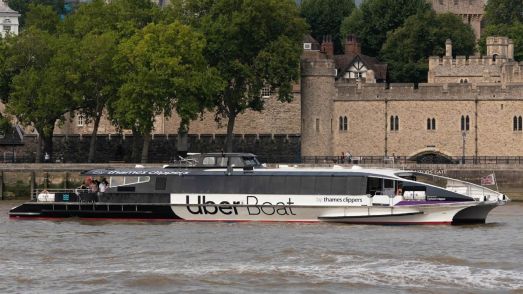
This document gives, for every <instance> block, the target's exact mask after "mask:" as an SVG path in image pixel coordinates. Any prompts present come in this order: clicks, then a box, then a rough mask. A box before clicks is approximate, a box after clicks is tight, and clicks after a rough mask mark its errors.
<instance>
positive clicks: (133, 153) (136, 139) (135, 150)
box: [131, 129, 140, 162]
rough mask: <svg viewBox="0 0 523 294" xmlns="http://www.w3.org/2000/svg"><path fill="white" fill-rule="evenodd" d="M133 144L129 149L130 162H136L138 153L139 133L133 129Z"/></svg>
mask: <svg viewBox="0 0 523 294" xmlns="http://www.w3.org/2000/svg"><path fill="white" fill-rule="evenodd" d="M132 131H133V146H132V151H131V162H138V159H139V155H138V154H139V153H140V133H138V131H137V130H135V129H133V130H132Z"/></svg>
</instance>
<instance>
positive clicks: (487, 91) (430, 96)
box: [335, 83, 523, 100]
mask: <svg viewBox="0 0 523 294" xmlns="http://www.w3.org/2000/svg"><path fill="white" fill-rule="evenodd" d="M336 89H337V92H338V93H337V97H336V98H335V100H385V99H387V100H476V99H478V100H492V99H500V100H503V99H507V100H514V99H516V100H523V83H514V84H508V85H502V84H499V83H492V84H481V85H473V84H460V83H448V84H428V83H423V84H419V85H418V86H417V87H415V85H414V84H404V83H401V84H400V83H398V84H390V85H389V86H388V87H387V86H386V85H385V84H359V85H358V84H351V83H336Z"/></svg>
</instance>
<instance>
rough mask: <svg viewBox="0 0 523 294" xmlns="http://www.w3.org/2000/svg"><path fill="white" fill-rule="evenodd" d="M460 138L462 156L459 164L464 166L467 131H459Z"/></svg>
mask: <svg viewBox="0 0 523 294" xmlns="http://www.w3.org/2000/svg"><path fill="white" fill-rule="evenodd" d="M461 137H462V138H463V155H462V157H461V164H465V139H466V138H467V131H461Z"/></svg>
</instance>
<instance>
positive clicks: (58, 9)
mask: <svg viewBox="0 0 523 294" xmlns="http://www.w3.org/2000/svg"><path fill="white" fill-rule="evenodd" d="M6 2H7V5H9V7H10V8H11V9H13V10H14V11H17V12H18V13H20V19H19V22H20V27H21V28H23V27H25V24H26V15H27V13H28V11H29V10H30V6H31V5H36V6H38V5H43V6H48V7H51V8H52V10H53V11H54V12H55V15H56V16H57V17H58V15H61V14H62V13H63V12H64V0H7V1H6Z"/></svg>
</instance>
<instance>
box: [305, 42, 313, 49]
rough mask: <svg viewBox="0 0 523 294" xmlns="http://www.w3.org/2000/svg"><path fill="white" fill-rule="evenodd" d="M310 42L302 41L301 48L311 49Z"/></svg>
mask: <svg viewBox="0 0 523 294" xmlns="http://www.w3.org/2000/svg"><path fill="white" fill-rule="evenodd" d="M311 49H312V44H311V43H303V50H311Z"/></svg>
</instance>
